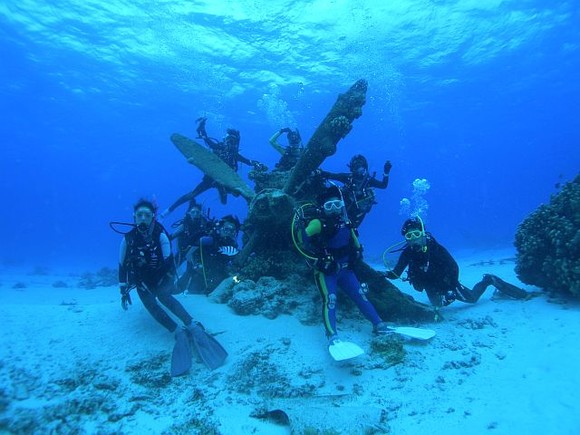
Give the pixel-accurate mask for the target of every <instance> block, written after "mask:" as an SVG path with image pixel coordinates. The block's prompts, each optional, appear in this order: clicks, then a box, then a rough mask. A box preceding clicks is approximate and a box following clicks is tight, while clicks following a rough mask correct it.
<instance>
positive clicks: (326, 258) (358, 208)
mask: <svg viewBox="0 0 580 435" xmlns="http://www.w3.org/2000/svg"><path fill="white" fill-rule="evenodd" d="M197 122H198V127H197V133H198V138H200V139H203V140H204V142H205V144H206V145H207V147H208V148H209V149H210V150H211V151H212V152H213V153H215V154H216V155H217V156H219V157H220V158H221V159H222V160H223V161H224V162H225V163H226V164H227V165H228V166H230V167H231V168H232V169H233V170H234V171H237V169H238V164H239V163H244V164H247V165H250V166H253V167H254V168H255V169H256V170H260V171H263V170H266V169H267V168H266V167H265V166H264V165H263V164H261V163H260V162H258V161H256V160H250V159H248V158H246V157H244V156H242V155H241V154H240V153H239V144H240V133H239V131H237V130H233V129H228V130H227V134H226V136H225V137H224V138H223V140H221V141H220V140H217V139H215V138H212V137H209V136H208V135H207V133H206V129H205V124H206V118H200V119H198V120H197ZM283 134H286V137H287V140H288V144H287V145H286V146H284V145H281V144H280V143H279V142H278V140H279V138H280V137H281V136H282V135H283ZM270 143H271V145H272V146H273V147H274V148H275V149H276V150H277V151H278V152H279V153H280V154H281V158H280V161H279V162H278V163H277V164H276V168H275V169H274V170H275V171H290V170H292V168H293V167H294V165H295V164H296V163H297V161H298V159H299V158H300V157H301V155H302V153H303V152H304V147H303V145H302V141H301V137H300V133H299V131H298V129H290V128H283V129H281V130H279V131H277V132H276V133H275V134H274V135H273V136H272V137H271V138H270ZM348 167H349V172H346V173H331V172H327V171H323V170H317V171H315V173H313V174H312V177H316V178H317V179H322V180H324V184H323V185H324V188H323V189H322V193H321V194H320V195H319V196H318V197H317V201H316V204H315V205H314V206H312V205H311V206H310V210H308V209H305V208H304V207H303V206H302V207H298V208H297V209H296V210H295V220H301V221H302V222H303V224H302V225H301V226H299V227H295V226H294V224H293V231H292V236H293V239H294V243H295V246H296V248H297V249H298V250H299V251H300V252H301V253H302V254H303V255H305V256H306V257H308V258H309V259H311V261H310V264H311V266H312V268H313V269H314V277H315V283H316V286H317V287H318V289H319V291H320V294H321V296H322V318H323V323H324V327H325V330H326V336H327V338H328V344H329V349H330V348H331V347H332V346H333V345H335V344H338V343H340V340H339V338H338V333H337V327H336V307H337V290H338V288H341V289H342V290H343V291H344V292H345V293H346V294H347V295H348V296H349V298H350V299H352V300H353V301H354V303H355V304H356V305H357V307H358V308H359V310H360V311H361V313H362V314H363V315H364V316H365V318H366V319H368V320H369V321H370V322H371V323H372V325H373V332H374V333H375V334H390V333H392V332H393V328H391V327H390V326H388V324H387V323H386V322H385V321H383V319H381V318H380V316H379V314H378V313H377V311H376V309H375V307H374V306H373V304H372V303H371V302H370V301H369V299H368V298H367V292H368V287H367V285H366V284H365V283H364V282H362V283H361V282H360V281H359V279H358V278H357V275H356V272H355V270H356V268H355V267H354V266H355V264H356V262H357V261H360V260H361V259H362V245H361V244H360V242H359V240H358V231H357V228H358V227H359V226H360V224H361V223H362V221H363V219H364V217H365V216H366V215H367V214H368V213H369V212H370V210H371V208H372V207H373V205H374V204H376V201H375V195H374V189H375V188H378V189H385V188H387V186H388V183H389V175H390V172H391V168H392V165H391V162H390V161H386V162H385V164H384V166H383V175H382V178H381V179H380V180H379V179H377V178H376V173H375V174H373V175H371V174H370V173H369V167H368V162H367V160H366V158H365V157H364V156H363V155H360V154H358V155H355V156H354V157H353V158H352V159H351V161H350V163H349V165H348ZM336 182H338V183H341V186H340V187H339V186H338V184H336ZM210 188H215V189H217V191H218V193H219V197H220V200H221V202H222V203H223V204H225V203H226V201H227V195H228V194H236V193H235V192H231V191H229V190H228V188H227V187H226V186H224V185H222V184H220V183H219V182H217V181H216V180H214V179H212V178H211V177H209V176H208V175H204V177H203V179H202V181H201V182H200V183H199V184H198V185H197V186H196V187H195V188H194V189H193V190H192V191H191V192H189V193H187V194H185V195H183V196H182V197H180V198H179V199H177V200H176V201H175V202H174V203H173V204H172V205H171V206H170V207H169V208H167V209H166V210H165V211H163V212H162V213H160V214H159V217H160V218H161V219H163V218H165V217H166V216H168V215H169V214H170V213H171V212H173V211H174V210H175V209H176V208H177V207H179V206H181V205H182V204H185V203H188V204H189V205H188V209H187V212H186V214H185V217H184V218H183V219H182V220H181V221H178V222H176V223H175V224H174V226H173V227H174V229H175V231H173V233H171V234H170V233H169V232H168V231H166V229H165V228H164V227H163V225H162V224H161V223H160V222H159V221H158V220H157V214H158V213H157V212H158V209H157V206H156V204H155V203H154V202H152V201H149V200H147V199H141V200H139V201H138V202H137V203H136V204H135V205H134V213H133V218H134V224H131V225H132V226H133V228H132V229H131V230H130V231H129V232H128V233H125V234H124V238H123V240H122V242H121V249H120V259H119V283H120V291H121V305H122V307H123V309H124V310H127V308H128V305H130V304H131V303H132V301H131V296H130V292H131V290H132V289H135V290H136V291H137V294H138V296H139V298H140V299H141V301H142V303H143V305H144V306H145V308H146V309H147V310H148V311H149V313H150V314H151V315H152V316H153V317H154V318H155V320H157V321H158V322H159V323H160V324H161V325H163V326H164V327H165V328H166V329H167V330H168V331H170V332H172V333H173V332H175V333H176V340H177V341H176V348H175V349H174V354H173V358H174V362H175V364H177V365H179V360H180V358H181V360H183V361H185V360H187V358H189V359H190V356H191V355H190V353H191V350H186V351H185V352H182V353H185V356H183V355H181V356H180V355H179V353H180V352H179V351H178V349H177V346H178V345H179V344H180V343H181V344H182V345H183V346H184V347H185V348H187V347H188V346H190V345H192V344H195V348H196V349H197V350H198V352H199V355H200V356H201V358H202V360H203V361H204V362H206V364H207V365H208V366H209V367H210V368H212V369H213V368H215V367H217V366H219V365H221V364H222V363H223V360H224V359H225V357H226V356H227V353H226V352H225V351H224V350H223V348H221V346H220V345H219V344H218V343H217V342H215V340H213V338H212V337H211V336H209V335H208V334H204V333H203V331H204V330H203V326H201V324H200V323H198V322H194V321H193V319H192V317H191V315H190V314H189V313H188V312H187V311H186V310H185V308H184V307H183V305H182V304H181V303H180V302H179V301H178V300H177V299H176V298H175V297H174V295H175V294H178V293H182V292H185V291H187V292H192V293H205V294H208V293H210V292H211V291H213V290H214V289H215V288H216V287H217V285H218V284H219V283H220V282H222V280H223V279H225V278H227V277H228V276H232V275H233V272H234V262H233V260H234V259H235V256H236V255H238V253H239V246H238V242H237V239H238V233H239V231H240V229H241V224H240V221H239V220H238V218H237V217H236V216H234V215H231V214H230V215H227V216H224V217H222V218H221V219H214V218H211V217H210V216H209V212H206V211H204V209H203V207H202V206H201V204H199V203H198V202H197V201H196V197H197V196H198V195H200V194H201V193H203V192H205V191H207V190H208V189H210ZM313 210H314V211H313ZM295 232H296V234H295ZM401 234H402V236H403V237H404V242H402V243H404V246H403V247H402V248H401V249H400V251H401V254H400V256H399V258H398V261H397V263H396V265H395V267H394V268H393V269H392V270H388V271H387V272H385V273H384V276H385V277H386V278H387V279H390V280H394V279H404V280H406V281H408V282H409V283H410V284H411V285H412V286H413V287H414V289H415V290H417V291H420V292H422V291H425V292H426V293H427V296H428V298H429V301H430V303H431V304H432V305H433V307H434V310H435V320H438V317H439V309H440V308H441V307H444V306H447V305H449V304H451V303H452V302H454V301H456V300H458V301H461V302H466V303H475V302H477V301H478V299H479V298H480V297H481V295H482V294H483V293H484V292H485V290H486V289H487V288H488V287H489V286H494V287H495V288H496V289H498V290H499V291H500V292H502V293H503V294H505V295H507V296H509V297H512V298H515V299H525V298H527V297H528V293H527V292H526V291H524V290H522V289H520V288H518V287H516V286H514V285H512V284H510V283H507V282H505V281H503V280H502V279H500V278H499V277H497V276H495V275H491V274H486V275H484V276H483V279H482V280H481V281H480V282H479V283H477V284H476V285H475V286H474V287H473V289H470V288H468V287H466V286H465V285H463V284H461V283H460V282H459V267H458V265H457V262H456V261H455V260H454V258H453V257H452V256H451V254H450V253H449V252H448V251H447V249H445V247H443V246H442V245H441V244H440V243H438V242H437V241H436V239H435V237H434V236H433V235H432V234H431V233H429V232H427V231H426V229H425V225H424V223H423V221H422V219H421V217H420V216H415V217H412V218H409V219H407V220H406V221H405V222H404V224H403V226H402V228H401ZM173 240H175V241H176V242H177V249H176V250H175V254H173V251H172V247H171V243H172V241H173ZM178 270H180V271H182V272H181V273H180V274H178ZM405 270H407V273H406V276H403V273H404V271H405ZM178 275H179V276H178ZM159 303H161V305H163V306H164V307H165V308H166V309H167V310H169V311H170V312H171V313H172V314H173V315H174V316H175V317H177V318H178V319H179V320H181V322H183V327H182V328H180V327H178V324H177V323H176V322H175V320H174V319H173V318H172V317H170V316H169V314H168V313H167V312H166V311H165V310H164V309H163V308H162V307H161V306H160V305H159ZM196 340H197V341H199V342H197V341H196ZM187 343H189V345H188V344H187ZM190 347H191V346H190ZM216 353H217V354H218V355H217V356H216ZM331 353H332V352H331ZM333 356H334V355H333ZM206 359H207V361H206ZM176 361H177V362H176ZM183 364H184V365H185V366H186V367H187V368H186V369H183V367H182V368H181V369H179V368H177V369H175V370H173V368H172V374H174V375H180V374H183V373H184V372H185V371H187V369H188V364H187V362H183ZM183 364H182V365H183Z"/></svg>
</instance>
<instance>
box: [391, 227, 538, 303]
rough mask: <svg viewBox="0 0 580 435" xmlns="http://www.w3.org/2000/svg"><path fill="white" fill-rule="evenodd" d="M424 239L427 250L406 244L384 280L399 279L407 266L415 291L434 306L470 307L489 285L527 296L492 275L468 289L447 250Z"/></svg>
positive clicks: (513, 294) (522, 291)
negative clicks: (459, 304)
mask: <svg viewBox="0 0 580 435" xmlns="http://www.w3.org/2000/svg"><path fill="white" fill-rule="evenodd" d="M426 239H427V243H426V250H421V248H420V247H412V246H411V245H407V246H406V247H405V248H404V249H403V252H402V253H401V256H400V257H399V260H398V261H397V264H396V266H395V267H394V268H393V270H392V271H391V272H390V273H389V274H387V277H389V278H398V277H400V276H401V274H402V273H403V271H404V270H405V269H406V268H407V267H408V268H409V269H408V272H407V275H408V279H409V282H410V283H411V284H412V285H413V288H414V289H415V290H417V291H423V290H425V291H426V292H427V296H428V297H429V301H430V302H431V304H433V306H435V307H441V306H445V305H449V304H450V303H451V302H453V301H454V300H456V299H457V300H458V301H461V302H466V303H470V304H473V303H475V302H477V301H478V300H479V298H480V297H481V295H482V294H483V293H484V292H485V290H486V289H487V287H488V286H490V285H494V286H495V287H496V288H498V289H499V290H500V291H501V292H503V293H505V294H507V295H508V296H511V297H514V298H517V299H522V298H525V297H526V296H527V293H526V292H525V291H524V290H522V289H519V288H517V287H516V286H514V285H512V284H509V283H506V282H505V281H503V280H501V279H499V278H498V277H496V276H495V275H484V277H483V279H482V280H481V281H480V282H478V283H477V284H475V286H474V287H473V290H471V289H469V288H468V287H466V286H464V285H463V284H461V283H460V282H459V266H458V265H457V262H456V261H455V259H454V258H453V257H452V256H451V254H450V253H449V251H447V249H445V248H444V247H443V246H442V245H441V244H439V243H438V242H437V241H436V240H435V238H434V237H433V236H432V235H431V234H430V233H427V234H426ZM389 275H390V276H389Z"/></svg>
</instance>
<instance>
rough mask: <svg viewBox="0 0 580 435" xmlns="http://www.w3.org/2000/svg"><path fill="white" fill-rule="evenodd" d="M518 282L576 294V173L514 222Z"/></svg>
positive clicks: (579, 268)
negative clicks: (542, 203) (541, 203)
mask: <svg viewBox="0 0 580 435" xmlns="http://www.w3.org/2000/svg"><path fill="white" fill-rule="evenodd" d="M514 244H515V246H516V249H517V261H516V273H517V274H518V277H519V279H520V280H521V281H522V282H525V283H527V284H532V285H535V286H538V287H541V288H543V289H545V290H549V291H555V292H559V293H564V294H567V295H572V296H574V297H576V298H580V175H577V176H576V178H575V179H574V180H573V181H571V182H569V183H566V184H565V185H564V186H563V188H562V190H561V191H560V192H558V193H557V194H555V195H552V197H551V199H550V203H549V204H547V205H541V206H540V207H539V208H538V209H537V210H536V211H534V212H533V213H531V214H530V215H529V216H528V217H527V218H526V219H524V221H523V222H522V223H521V224H520V225H519V226H518V230H517V232H516V239H515V242H514Z"/></svg>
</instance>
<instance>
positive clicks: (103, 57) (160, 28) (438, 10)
mask: <svg viewBox="0 0 580 435" xmlns="http://www.w3.org/2000/svg"><path fill="white" fill-rule="evenodd" d="M579 8H580V6H579V5H578V3H577V2H572V1H563V2H547V1H539V0H529V1H523V0H520V1H501V0H489V1H473V0H459V1H448V0H433V1H429V0H408V1H402V0H401V1H384V0H376V1H375V0H372V1H371V0H367V1H355V0H350V1H349V0H343V1H340V0H319V1H316V2H312V1H275V0H273V1H271V2H265V1H264V2H259V1H243V0H239V1H227V2H226V1H207V2H203V1H196V2H184V1H163V2H160V1H153V2H150V1H147V2H146V1H132V2H121V1H114V2H105V1H97V0H91V1H87V0H83V1H62V0H59V1H57V0H55V1H51V2H40V1H33V0H29V1H15V0H9V1H7V2H3V4H2V5H0V95H1V98H0V114H1V116H0V137H1V142H2V145H1V151H0V153H1V154H0V157H1V158H0V174H1V184H0V194H1V198H2V204H3V207H2V213H1V215H0V222H1V223H2V228H3V229H4V231H3V232H4V235H3V237H2V243H1V244H0V246H1V247H2V252H1V253H0V260H2V261H4V262H9V263H16V264H26V265H31V266H32V265H44V266H64V265H66V266H67V267H68V266H70V267H73V266H75V267H76V266H79V267H80V266H82V267H90V268H93V269H94V268H97V267H101V266H105V265H108V266H115V265H116V261H117V249H118V244H119V240H120V236H119V235H118V234H115V233H113V232H112V231H111V230H110V229H109V228H108V222H109V221H110V220H129V219H130V218H131V205H132V204H133V203H134V202H135V201H136V200H137V199H138V198H139V197H140V196H148V197H155V198H156V199H157V201H158V203H159V204H160V207H162V208H165V207H167V206H168V205H169V204H171V203H172V202H173V201H174V200H175V199H176V198H177V197H178V196H180V195H182V194H183V193H185V192H187V191H189V190H191V189H192V188H193V187H194V186H195V185H196V184H197V183H198V181H199V180H200V179H201V176H202V175H201V173H200V172H199V171H198V170H197V169H196V168H194V167H193V166H190V165H188V164H187V163H186V161H185V160H184V158H183V157H182V156H181V154H180V153H179V152H178V151H177V150H176V149H175V147H174V146H173V145H172V144H171V142H170V141H169V136H170V135H171V134H172V133H173V132H180V133H182V134H185V135H188V136H190V137H193V136H194V135H195V123H194V120H195V119H196V118H197V117H199V116H202V115H205V116H207V117H208V118H209V120H208V124H207V129H208V133H209V134H210V135H213V136H216V137H221V136H222V134H223V131H224V130H225V128H227V127H235V128H238V129H239V130H241V134H242V153H243V154H244V155H247V156H248V157H250V158H257V159H259V160H261V161H263V162H264V163H266V164H267V165H269V166H270V167H273V165H274V164H275V162H276V161H277V159H278V157H279V156H278V154H277V153H276V152H275V151H274V150H273V149H272V148H271V147H270V146H269V144H268V138H269V137H270V136H271V134H272V133H273V132H274V131H276V130H277V129H279V128H281V127H285V126H288V125H289V126H298V127H299V128H300V130H301V132H302V136H303V138H304V139H307V138H308V137H309V136H310V135H311V134H312V132H313V131H314V130H315V128H316V126H317V125H318V123H319V122H320V121H321V120H322V119H323V117H324V116H325V115H326V113H327V111H328V109H329V108H330V107H331V105H332V104H333V102H334V101H335V99H336V96H337V94H338V93H340V92H343V91H345V90H346V89H348V87H349V86H351V85H352V84H353V83H354V82H355V81H356V80H357V79H359V78H365V79H366V80H368V83H369V91H368V95H367V96H368V99H367V103H366V105H365V106H364V113H363V116H362V117H361V118H360V119H358V120H357V121H356V122H355V124H354V129H353V131H352V132H351V133H350V134H349V135H348V136H347V138H346V139H345V140H343V141H342V142H341V143H340V144H339V151H338V152H337V154H336V155H335V156H334V157H332V158H330V159H328V160H327V161H326V162H325V164H324V165H323V167H324V169H327V170H333V171H334V170H346V163H347V162H348V160H349V159H350V156H351V155H353V154H354V153H357V152H363V153H364V154H365V155H366V156H367V157H368V158H369V161H370V162H371V171H374V170H376V171H377V173H379V174H380V173H381V171H382V165H383V162H384V160H385V159H389V160H391V162H392V163H393V170H392V172H391V181H390V185H389V187H388V189H387V190H386V191H378V192H377V194H378V195H377V196H378V199H379V204H378V205H376V206H375V208H374V209H373V211H372V213H371V214H370V215H369V216H368V217H367V219H366V221H365V222H364V224H363V226H362V227H361V238H362V241H363V242H364V243H365V245H366V252H367V255H369V256H373V255H376V254H378V253H380V252H381V250H382V249H383V248H384V247H386V246H387V245H390V244H391V243H393V242H395V241H397V240H399V238H400V235H399V228H400V226H401V223H402V222H403V220H404V219H405V218H406V216H403V215H400V214H399V209H400V201H401V199H402V198H404V197H410V196H411V194H412V182H413V180H415V179H417V178H425V179H427V180H428V181H429V183H430V186H431V187H430V189H429V191H428V192H427V193H426V195H425V196H424V199H425V200H426V201H427V203H428V206H429V209H428V211H427V212H426V213H425V214H424V217H425V220H426V223H427V229H428V230H431V231H432V232H433V233H434V234H435V235H436V237H437V238H438V239H439V240H440V241H441V242H442V243H443V244H445V245H446V246H447V247H449V248H450V249H452V250H454V249H487V248H492V249H495V248H500V247H501V248H503V247H506V246H510V245H511V244H512V241H513V237H514V233H515V230H516V227H517V225H518V223H520V222H521V221H522V219H524V218H525V216H526V215H528V214H529V213H530V212H532V211H533V210H534V209H535V208H536V207H537V206H538V205H539V204H541V203H546V202H547V201H548V200H549V197H550V195H551V194H553V193H555V192H557V190H558V189H557V187H556V185H557V183H561V182H564V181H567V180H570V179H571V178H573V177H574V175H575V174H577V173H578V170H579V168H580V151H579V147H578V142H579V141H578V137H579V132H578V125H579V124H578V112H579V109H580V104H579V103H580V84H579V83H580V81H579V80H578V71H580V50H579V44H580V17H579ZM247 172H248V169H247V168H244V169H242V171H241V173H242V174H243V176H244V177H245V176H247ZM203 199H204V201H205V204H206V206H208V207H210V208H211V210H212V214H215V215H218V216H219V215H221V214H224V213H226V212H229V211H233V212H235V213H237V214H238V215H240V217H243V216H244V215H245V212H246V205H245V202H244V201H243V200H241V199H233V198H231V197H230V200H229V204H228V208H224V207H223V206H221V205H220V204H219V201H218V199H217V194H216V192H215V191H210V192H208V193H207V194H205V195H204V196H203ZM183 211H184V210H183V209H178V210H177V211H176V212H175V213H173V215H172V216H171V219H169V221H168V222H171V221H172V220H175V219H179V218H180V217H181V216H182V214H183Z"/></svg>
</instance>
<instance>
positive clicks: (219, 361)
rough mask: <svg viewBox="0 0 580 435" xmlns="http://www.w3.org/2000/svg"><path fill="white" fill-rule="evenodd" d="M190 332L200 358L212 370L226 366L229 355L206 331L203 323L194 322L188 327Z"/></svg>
mask: <svg viewBox="0 0 580 435" xmlns="http://www.w3.org/2000/svg"><path fill="white" fill-rule="evenodd" d="M188 330H189V333H190V334H191V341H192V342H193V346H194V347H195V349H196V350H197V353H198V354H199V357H200V358H201V360H202V361H203V362H204V364H205V365H206V366H208V367H209V369H210V370H215V369H217V368H218V367H221V366H222V365H224V363H225V361H226V358H227V357H228V353H227V352H226V350H225V349H224V348H223V347H222V345H221V344H219V343H218V341H217V340H216V339H215V338H213V337H212V336H211V335H209V334H208V333H207V332H206V331H205V328H204V327H203V325H202V324H201V323H199V322H193V323H192V324H191V326H189V327H188Z"/></svg>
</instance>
